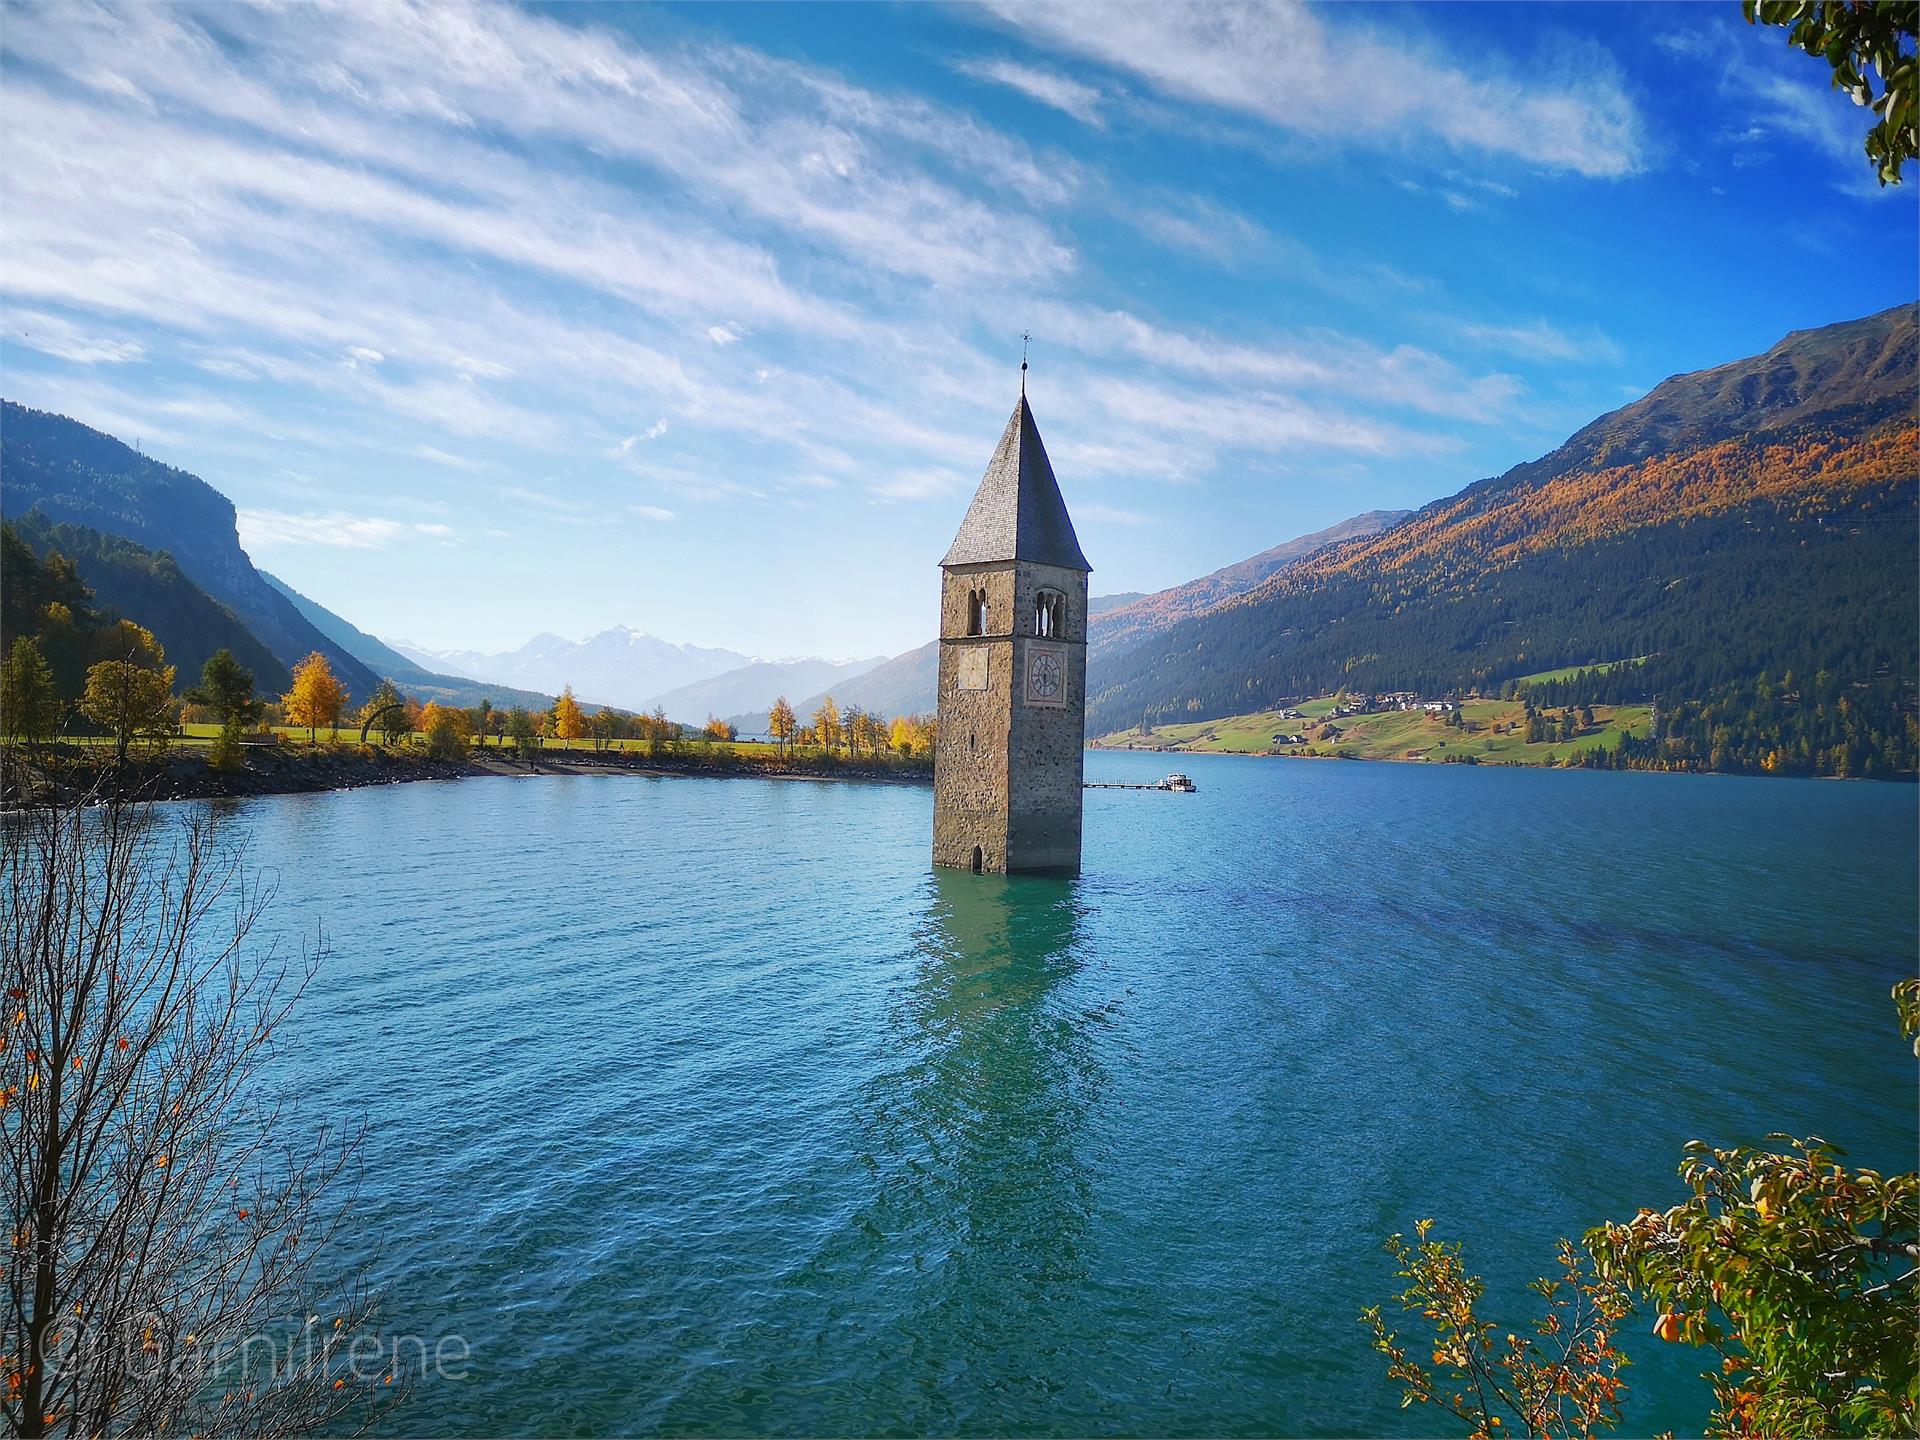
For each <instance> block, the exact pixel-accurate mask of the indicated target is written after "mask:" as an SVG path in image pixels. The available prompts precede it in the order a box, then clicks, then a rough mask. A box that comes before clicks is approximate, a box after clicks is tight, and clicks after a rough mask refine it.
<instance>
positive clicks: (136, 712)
mask: <svg viewBox="0 0 1920 1440" xmlns="http://www.w3.org/2000/svg"><path fill="white" fill-rule="evenodd" d="M107 648H108V653H109V654H111V655H113V656H114V657H116V658H113V659H108V660H101V661H99V662H97V663H96V664H93V665H90V666H88V667H87V688H86V690H85V691H84V692H83V693H82V694H81V696H80V713H81V714H82V715H84V716H86V717H87V719H89V720H91V721H93V723H94V724H96V725H99V726H102V727H104V728H105V729H106V730H108V731H110V732H111V733H112V735H113V758H114V763H115V764H116V765H118V764H124V763H125V762H126V758H127V749H128V747H129V746H130V745H131V744H132V742H133V740H134V739H135V738H136V737H137V736H140V735H164V734H165V733H166V730H167V728H168V727H169V726H170V725H171V723H172V719H173V675H174V671H173V666H171V665H169V664H167V652H166V651H165V650H164V649H163V648H161V645H160V642H159V641H158V640H156V639H154V638H153V632H152V631H150V630H145V629H142V628H141V627H140V626H138V625H136V624H134V623H133V622H132V621H131V620H119V621H116V622H114V624H113V626H112V627H110V630H109V634H108V640H107Z"/></svg>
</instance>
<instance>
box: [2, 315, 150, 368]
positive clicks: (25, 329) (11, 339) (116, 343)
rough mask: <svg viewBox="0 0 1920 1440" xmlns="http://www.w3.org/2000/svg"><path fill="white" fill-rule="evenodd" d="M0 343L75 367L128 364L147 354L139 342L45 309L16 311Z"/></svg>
mask: <svg viewBox="0 0 1920 1440" xmlns="http://www.w3.org/2000/svg"><path fill="white" fill-rule="evenodd" d="M0 344H8V345H24V346H26V347H27V348H28V349H30V350H38V351H39V352H40V353H41V354H42V355H51V356H53V357H54V358H56V359H59V360H67V361H71V362H72V363H73V364H75V365H125V364H127V363H128V362H130V361H134V360H139V359H142V358H144V356H145V355H146V353H147V352H146V347H145V346H143V345H141V344H140V343H139V342H138V341H137V340H128V339H123V338H119V337H116V336H113V335H110V334H107V333H104V332H102V331H101V330H99V329H97V328H94V327H92V326H85V325H76V324H75V323H74V322H73V321H71V320H69V319H67V318H65V317H64V316H61V315H50V314H48V313H47V312H46V311H44V310H13V311H10V312H8V315H7V332H6V335H5V337H4V339H3V340H0Z"/></svg>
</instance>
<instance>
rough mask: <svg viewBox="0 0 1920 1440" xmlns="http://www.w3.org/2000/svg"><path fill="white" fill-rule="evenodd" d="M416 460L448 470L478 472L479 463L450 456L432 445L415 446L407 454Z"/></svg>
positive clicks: (459, 456) (462, 457)
mask: <svg viewBox="0 0 1920 1440" xmlns="http://www.w3.org/2000/svg"><path fill="white" fill-rule="evenodd" d="M407 453H408V454H409V455H411V456H413V458H414V459H416V460H429V461H432V462H433V463H434V464H435V465H444V466H446V467H447V468H448V469H449V470H478V469H479V468H480V463H479V461H477V460H469V459H467V458H466V457H464V456H461V455H454V454H450V453H449V452H447V451H445V450H441V449H438V448H436V447H435V446H432V445H416V446H414V447H413V448H412V449H411V450H409V451H408V452H407Z"/></svg>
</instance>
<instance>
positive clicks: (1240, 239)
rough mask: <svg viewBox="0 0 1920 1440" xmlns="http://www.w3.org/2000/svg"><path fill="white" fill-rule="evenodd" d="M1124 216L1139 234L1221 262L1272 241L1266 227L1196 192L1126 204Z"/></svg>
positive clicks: (1265, 245)
mask: <svg viewBox="0 0 1920 1440" xmlns="http://www.w3.org/2000/svg"><path fill="white" fill-rule="evenodd" d="M1124 218H1125V219H1126V220H1128V221H1129V222H1130V223H1131V224H1132V225H1133V226H1134V227H1135V228H1136V229H1138V230H1139V231H1140V232H1141V233H1142V234H1144V235H1146V236H1148V237H1149V238H1151V239H1154V240H1157V241H1159V242H1160V243H1161V244H1162V245H1165V246H1167V247H1169V248H1170V249H1174V250H1184V251H1186V252H1188V253H1189V254H1193V255H1200V256H1204V257H1205V258H1207V259H1209V260H1214V261H1217V262H1219V263H1222V264H1226V263H1228V262H1230V261H1233V260H1235V259H1238V258H1239V257H1241V256H1243V255H1248V254H1252V253H1254V252H1257V251H1260V250H1264V249H1267V248H1269V247H1270V246H1271V245H1272V242H1273V236H1272V235H1270V234H1269V233H1268V231H1267V229H1266V227H1265V226H1263V225H1260V224H1258V223H1256V222H1255V221H1252V220H1249V219H1248V218H1247V217H1246V216H1245V215H1242V214H1240V213H1239V212H1238V211H1236V210H1231V209H1228V208H1227V207H1226V206H1224V205H1220V204H1216V203H1215V202H1214V201H1211V200H1207V199H1203V198H1202V197H1200V196H1197V195H1190V196H1185V197H1182V198H1178V199H1174V200H1170V201H1168V202H1167V203H1166V204H1164V205H1141V206H1138V207H1129V208H1128V209H1127V210H1126V212H1125V216H1124Z"/></svg>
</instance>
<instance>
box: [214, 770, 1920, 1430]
mask: <svg viewBox="0 0 1920 1440" xmlns="http://www.w3.org/2000/svg"><path fill="white" fill-rule="evenodd" d="M1169 763H1177V764H1179V765H1180V766H1182V767H1183V768H1184V769H1186V770H1187V771H1188V772H1189V773H1190V774H1192V775H1193V776H1194V778H1195V780H1196V781H1197V782H1198V784H1199V787H1200V788H1199V793H1198V794H1195V795H1175V794H1164V793H1152V792H1146V793H1142V792H1130V791H1091V792H1089V793H1088V795H1087V821H1086V856H1085V866H1086V869H1085V874H1084V876H1083V877H1082V878H1080V879H1079V880H1078V881H1073V882H1066V881H1043V880H1031V879H1028V880H1011V881H1008V880H999V879H995V878H992V877H976V876H972V875H946V874H942V875H936V874H933V873H931V871H930V870H929V867H928V863H927V853H928V844H929V835H930V827H931V814H932V805H933V797H932V793H931V791H930V789H927V788H924V787H911V786H888V785H872V784H857V783H802V782H785V783H783V782H770V781H761V780H745V779H743V780H705V779H646V778H640V777H633V776H610V777H592V778H551V777H549V778H539V779H524V780H505V779H488V780H466V781H460V782H454V783H443V784H413V785H402V786H394V787H390V788H384V789H376V790H361V791H349V792H340V793H332V794H322V795H299V796H282V797H272V798H267V799H260V800H250V801H245V802H239V803H233V804H230V805H229V807H228V808H229V810H230V813H231V815H232V817H233V819H234V821H236V822H237V828H238V830H240V831H244V832H245V833H246V835H247V837H248V840H249V845H250V854H251V856H252V859H253V860H254V862H255V863H258V864H262V865H265V866H267V867H269V868H270V869H271V870H273V871H275V872H277V880H278V886H279V889H278V895H277V897H276V899H275V900H274V903H273V907H272V910H271V913H270V922H271V923H270V928H271V929H273V930H274V931H276V932H277V933H278V934H280V935H281V936H282V937H283V938H284V939H285V941H286V942H287V943H289V944H291V943H295V942H296V941H297V939H298V937H299V936H300V935H301V934H302V933H303V932H305V933H307V934H311V932H312V931H313V929H314V927H316V926H319V927H322V928H324V930H325V932H326V934H327V937H328V939H329V941H330V944H331V948H332V954H331V956H330V958H329V959H328V961H327V964H326V966H325V969H324V971H323V972H322V975H321V977H320V979H319V981H318V982H317V983H316V985H315V986H314V988H313V990H312V991H311V992H310V994H309V996H308V998H307V999H306V1000H305V1001H304V1002H303V1005H302V1008H301V1010H300V1011H299V1012H298V1016H297V1023H296V1026H295V1029H296V1030H297V1032H298V1035H299V1039H298V1041H297V1043H296V1048H295V1050H294V1052H293V1053H291V1054H289V1055H287V1056H284V1057H283V1058H282V1060H281V1061H279V1062H277V1063H278V1064H279V1065H280V1066H281V1071H280V1073H281V1075H282V1076H283V1078H285V1079H287V1080H289V1081H290V1082H292V1083H293V1084H294V1085H296V1086H297V1087H298V1088H299V1090H300V1092H301V1093H302V1094H303V1095H304V1097H305V1103H306V1106H307V1107H308V1109H309V1112H310V1113H314V1112H319V1113H338V1114H344V1115H349V1116H352V1115H364V1116H365V1117H366V1118H367V1119H368V1121H369V1122H370V1124H371V1127H372V1128H371V1135H370V1137H369V1141H368V1145H367V1154H366V1158H367V1163H368V1174H367V1178H366V1181H365V1185H364V1190H363V1198H362V1203H361V1208H360V1211H359V1213H358V1218H357V1221H356V1226H355V1234H356V1236H358V1237H359V1238H360V1240H361V1242H362V1243H363V1244H364V1246H365V1247H366V1250H367V1252H368V1253H369V1254H371V1255H372V1256H373V1259H374V1267H375V1275H376V1279H377V1282H378V1284H379V1287H380V1288H381V1290H382V1291H383V1293H384V1296H385V1313H386V1320H387V1323H388V1327H389V1328H390V1329H391V1330H393V1331H397V1332H402V1333H409V1334H414V1335H423V1336H427V1337H434V1336H439V1335H443V1334H445V1335H455V1334H457V1335H459V1336H460V1337H462V1338H463V1339H464V1340H465V1341H466V1343H467V1344H469V1345H470V1346H471V1348H472V1359H471V1361H470V1364H469V1367H468V1374H467V1378H465V1379H464V1380H458V1381H456V1380H444V1379H443V1380H436V1381H431V1382H429V1383H426V1384H423V1385H422V1386H421V1387H420V1388H419V1389H418V1390H417V1392H416V1393H415V1394H414V1395H413V1396H412V1397H411V1398H410V1399H409V1401H408V1403H407V1405H406V1408H405V1409H404V1410H402V1411H400V1412H399V1413H398V1414H397V1415H395V1416H394V1417H393V1419H392V1421H391V1422H390V1423H389V1426H388V1428H389V1429H390V1430H393V1431H395V1432H406V1433H419V1432H436V1433H443V1432H466V1433H471V1434H496V1433H502V1432H514V1431H533V1430H538V1431H540V1432H542V1433H549V1434H558V1433H600V1432H621V1433H672V1434H702V1435H705V1434H715V1435H718V1434H742V1433H746V1434H757V1433H780V1434H811V1433H852V1434H865V1433H874V1432H889V1433H898V1432H909V1431H922V1430H926V1431H939V1432H967V1433H1004V1432H1009V1431H1019V1432H1044V1433H1049V1434H1062V1435H1071V1434H1094V1433H1107V1432H1121V1431H1125V1432H1141V1431H1144V1432H1152V1433H1160V1434H1170V1435H1185V1434H1218V1433H1241V1434H1253V1433H1274V1432H1279V1433H1287V1434H1336V1433H1349V1434H1352V1433H1364V1434H1384V1433H1435V1432H1434V1426H1435V1424H1436V1419H1437V1417H1435V1416H1434V1415H1432V1414H1430V1413H1429V1414H1426V1415H1410V1414H1406V1413H1403V1412H1401V1411H1400V1410H1399V1409H1398V1404H1397V1396H1396V1394H1395V1392H1394V1390H1393V1389H1392V1388H1391V1387H1390V1386H1389V1385H1388V1384H1387V1382H1386V1380H1385V1379H1384V1377H1383V1374H1382V1368H1381V1364H1380V1362H1379V1359H1378V1357H1377V1356H1375V1355H1373V1354H1372V1353H1371V1351H1370V1350H1369V1349H1368V1344H1367V1337H1366V1334H1365V1332H1364V1330H1363V1329H1362V1327H1361V1326H1360V1324H1359V1323H1358V1321H1357V1315H1358V1312H1359V1310H1360V1308H1361V1307H1362V1306H1363V1305H1365V1304H1368V1303H1370V1302H1373V1301H1384V1300H1386V1299H1387V1298H1388V1297H1389V1296H1390V1294H1391V1293H1392V1292H1393V1290H1394V1289H1395V1282H1394V1277H1393V1266H1392V1263H1391V1261H1390V1260H1389V1258H1388V1257H1387V1256H1386V1255H1385V1254H1384V1252H1383V1251H1382V1249H1381V1241H1382V1240H1383V1238H1384V1237H1385V1236H1386V1235H1387V1234H1389V1233H1390V1232H1392V1231H1395V1230H1410V1229H1411V1228H1412V1226H1413V1223H1414V1222H1415V1221H1416V1220H1417V1219H1420V1218H1422V1217H1427V1216H1430V1217H1433V1218H1434V1219H1435V1221H1436V1228H1437V1233H1439V1234H1441V1235H1444V1236H1448V1237H1453V1238H1458V1239H1462V1240H1464V1241H1465V1242H1466V1244H1467V1247H1468V1258H1469V1260H1470V1262H1471V1263H1472V1265H1473V1266H1474V1267H1475V1268H1477V1269H1480V1270H1481V1271H1482V1272H1483V1273H1485V1274H1487V1276H1488V1277H1489V1280H1490V1282H1491V1284H1492V1293H1491V1296H1490V1308H1491V1311H1492V1313H1494V1314H1495V1315H1497V1316H1499V1317H1501V1318H1502V1319H1503V1320H1504V1322H1505V1324H1506V1325H1507V1326H1508V1328H1518V1326H1519V1324H1520V1323H1522V1322H1523V1321H1524V1320H1525V1319H1527V1318H1530V1317H1531V1316H1532V1314H1533V1313H1534V1311H1533V1309H1532V1307H1531V1305H1530V1304H1529V1303H1528V1302H1530V1301H1531V1300H1532V1299H1533V1297H1531V1296H1529V1295H1527V1294H1526V1293H1525V1292H1524V1290H1523V1288H1522V1287H1523V1285H1524V1282H1525V1281H1526V1280H1527V1279H1528V1278H1530V1277H1531V1276H1533V1275H1536V1274H1540V1273H1543V1272H1544V1271H1546V1270H1547V1269H1548V1268H1549V1267H1550V1265H1551V1262H1552V1245H1553V1241H1554V1239H1555V1237H1556V1236H1559V1235H1577V1234H1578V1233H1579V1231H1580V1230H1582V1229H1583V1228H1584V1227H1586V1226H1589V1225H1592V1224H1594V1223H1596V1222H1598V1221H1600V1220H1602V1219H1606V1218H1609V1217H1627V1216H1631V1215H1632V1213H1633V1212H1634V1211H1635V1209H1637V1208H1638V1207H1639V1206H1641V1205H1656V1206H1664V1205H1667V1204H1671V1203H1674V1202H1675V1201H1677V1200H1678V1199H1679V1197H1680V1194H1681V1189H1680V1183H1679V1181H1678V1179H1677V1177H1676V1175H1675V1166H1676V1164H1677V1163H1678V1161H1679V1159H1680V1148H1681V1146H1682V1145H1683V1144H1684V1143H1685V1142H1686V1141H1687V1140H1689V1139H1692V1138H1695V1137H1700V1138H1703V1139H1707V1140H1710V1141H1713V1142H1716V1143H1733V1142H1738V1141H1752V1140H1757V1139H1759V1138H1760V1137H1761V1136H1763V1135H1764V1134H1765V1133H1767V1132H1768V1131H1773V1130H1784V1131H1790V1132H1793V1133H1796V1134H1808V1133H1812V1134H1819V1135H1823V1136H1825V1137H1827V1138H1829V1139H1831V1140H1834V1141H1836V1142H1837V1143H1839V1144H1841V1145H1843V1146H1845V1147H1846V1148H1847V1150H1848V1152H1849V1154H1850V1156H1851V1158H1852V1159H1853V1161H1854V1162H1855V1163H1858V1164H1863V1165H1874V1166H1877V1167H1880V1168H1884V1169H1897V1168H1900V1169H1903V1168H1908V1167H1910V1166H1911V1165H1912V1163H1913V1160H1914V1154H1915V1149H1916V1144H1920V1136H1916V1119H1915V1110H1914V1081H1915V1065H1914V1059H1913V1055H1912V1053H1911V1051H1910V1050H1909V1049H1907V1047H1906V1046H1905V1045H1904V1044H1903V1042H1902V1041H1901V1040H1900V1038H1899V1035H1898V1031H1897V1028H1896V1025H1895V1021H1894V1014H1893V1007H1892V1005H1891V1003H1890V1002H1889V999H1888V994H1887V992H1888V988H1889V986H1890V985H1891V984H1892V983H1893V982H1894V980H1896V979H1897V978H1899V976H1900V975H1901V974H1902V973H1905V972H1909V971H1910V970H1911V967H1912V964H1913V961H1914V956H1915V949H1916V933H1915V909H1916V894H1915V875H1916V853H1915V833H1916V823H1915V822H1916V791H1915V789H1914V788H1913V787H1910V786H1894V785H1876V784H1836V783H1820V782H1813V781H1788V780H1778V781H1766V780H1750V779H1735V778H1720V777H1692V776H1665V775H1652V774H1608V773H1597V772H1583V771H1560V772H1543V771H1531V770H1496V769H1487V768H1480V769H1473V768H1466V767H1454V766H1445V767H1443V766H1417V765H1362V764H1351V763H1340V762H1308V761H1266V760H1252V759H1235V758H1221V757H1204V756H1179V757H1167V756H1153V755H1132V754H1124V753H1099V752H1095V753H1091V754H1089V756H1088V774H1089V778H1093V779H1153V778H1157V777H1158V776H1159V775H1160V774H1162V773H1164V772H1165V770H1166V768H1167V766H1168V764H1169ZM1650 1321H1651V1317H1645V1316H1643V1317H1640V1318H1637V1319H1635V1320H1633V1321H1632V1322H1630V1327H1629V1328H1630V1330H1631V1336H1632V1339H1631V1345H1630V1348H1631V1350H1632V1352H1633V1354H1634V1357H1635V1360H1636V1364H1635V1366H1634V1368H1633V1369H1631V1370H1630V1371H1628V1372H1627V1376H1626V1378H1627V1379H1628V1380H1629V1382H1631V1384H1632V1387H1633V1389H1632V1391H1631V1392H1630V1393H1631V1397H1632V1398H1631V1400H1630V1403H1629V1409H1628V1423H1627V1426H1626V1427H1625V1428H1626V1433H1641V1434H1645V1433H1650V1432H1652V1431H1654V1430H1657V1429H1661V1428H1664V1427H1667V1426H1674V1427H1678V1428H1679V1429H1680V1430H1681V1431H1682V1432H1685V1431H1688V1430H1692V1431H1694V1432H1695V1433H1697V1432H1698V1428H1699V1426H1700V1423H1701V1420H1702V1418H1703V1417H1704V1414H1705V1398H1704V1394H1705V1392H1704V1389H1703V1388H1702V1387H1701V1386H1700V1385H1699V1384H1698V1382H1697V1381H1696V1380H1694V1379H1692V1378H1690V1377H1692V1375H1693V1374H1694V1372H1696V1371H1697V1370H1698V1369H1700V1368H1702V1367H1703V1352H1692V1351H1686V1352H1683V1351H1680V1350H1678V1349H1677V1348H1676V1347H1671V1346H1663V1345H1660V1344H1659V1343H1658V1342H1656V1341H1654V1340H1652V1339H1651V1337H1650V1336H1648V1335H1647V1333H1646V1332H1647V1327H1648V1325H1649V1324H1650ZM1404 1328H1405V1330H1406V1331H1407V1332H1408V1333H1414V1332H1412V1328H1411V1326H1410V1325H1409V1326H1407V1327H1404ZM1413 1348H1414V1349H1415V1351H1416V1353H1417V1352H1419V1350H1420V1349H1421V1347H1420V1346H1419V1345H1417V1344H1416V1345H1415V1346H1414V1347H1413ZM1422 1427H1425V1429H1424V1432H1423V1429H1422Z"/></svg>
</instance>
